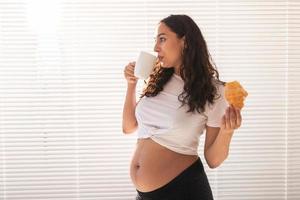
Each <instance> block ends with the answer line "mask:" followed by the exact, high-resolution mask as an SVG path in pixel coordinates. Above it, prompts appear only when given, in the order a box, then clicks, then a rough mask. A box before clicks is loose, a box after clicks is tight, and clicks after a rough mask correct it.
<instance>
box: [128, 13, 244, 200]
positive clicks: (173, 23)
mask: <svg viewBox="0 0 300 200" xmlns="http://www.w3.org/2000/svg"><path fill="white" fill-rule="evenodd" d="M154 50H155V52H157V54H158V56H157V58H158V62H157V65H156V66H155V67H154V69H153V72H152V73H151V75H150V77H149V78H148V79H147V81H146V82H145V87H144V89H143V92H142V94H141V96H140V98H139V100H138V101H136V96H135V94H136V84H137V81H138V78H136V77H135V76H134V73H133V72H134V67H135V62H131V63H129V64H128V65H127V66H126V67H125V69H124V76H125V78H126V80H127V92H126V98H125V103H124V109H123V124H122V126H123V132H124V133H125V134H129V133H133V132H136V133H137V136H138V139H137V144H136V149H135V153H134V156H133V158H132V162H131V167H130V175H131V178H132V182H133V184H134V185H135V187H136V190H137V196H136V200H211V199H213V194H212V191H211V187H210V184H209V181H208V179H207V176H206V173H205V171H204V168H203V165H202V161H201V159H200V157H199V156H198V145H199V137H200V135H201V134H202V133H203V132H205V146H204V157H205V160H206V162H207V164H208V166H209V167H210V168H216V167H218V166H219V165H220V164H221V163H222V162H223V161H224V160H225V159H226V158H227V156H228V153H229V146H230V141H231V138H232V136H233V133H234V130H235V129H237V128H239V127H240V125H241V121H242V119H241V113H240V110H239V109H237V108H234V107H233V106H232V105H229V104H228V103H227V101H226V99H225V97H224V84H225V83H224V82H222V81H220V80H219V74H218V71H217V70H216V69H215V68H214V66H213V64H212V63H213V62H212V60H211V57H210V54H209V52H208V49H207V45H206V42H205V40H204V38H203V36H202V33H201V31H200V29H199V27H198V26H197V24H196V23H195V22H194V21H193V20H192V19H191V18H190V17H189V16H186V15H170V16H168V17H167V18H165V19H162V20H161V21H160V22H159V24H158V25H157V29H156V38H155V46H154Z"/></svg>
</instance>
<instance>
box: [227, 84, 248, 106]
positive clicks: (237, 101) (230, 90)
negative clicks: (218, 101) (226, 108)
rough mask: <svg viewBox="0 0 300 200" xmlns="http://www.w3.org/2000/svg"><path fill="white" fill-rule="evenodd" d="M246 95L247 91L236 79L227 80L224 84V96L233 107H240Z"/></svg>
mask: <svg viewBox="0 0 300 200" xmlns="http://www.w3.org/2000/svg"><path fill="white" fill-rule="evenodd" d="M247 96H248V92H247V91H246V90H244V88H243V87H242V86H241V84H240V83H239V82H238V81H232V82H227V83H226V84H225V98H226V100H227V102H228V103H229V104H232V105H233V106H234V107H235V108H238V109H242V108H243V107H244V100H245V98H246V97H247Z"/></svg>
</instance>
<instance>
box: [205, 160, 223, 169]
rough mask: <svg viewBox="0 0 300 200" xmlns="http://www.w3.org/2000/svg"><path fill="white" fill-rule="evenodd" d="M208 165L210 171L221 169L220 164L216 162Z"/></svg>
mask: <svg viewBox="0 0 300 200" xmlns="http://www.w3.org/2000/svg"><path fill="white" fill-rule="evenodd" d="M207 165H208V166H209V168H210V169H215V168H217V167H219V165H220V164H219V163H216V162H207Z"/></svg>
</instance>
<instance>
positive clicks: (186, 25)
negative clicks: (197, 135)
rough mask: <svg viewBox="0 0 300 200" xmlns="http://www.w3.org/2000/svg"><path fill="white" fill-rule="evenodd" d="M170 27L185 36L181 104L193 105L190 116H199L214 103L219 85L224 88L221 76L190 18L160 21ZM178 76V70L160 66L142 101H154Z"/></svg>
mask: <svg viewBox="0 0 300 200" xmlns="http://www.w3.org/2000/svg"><path fill="white" fill-rule="evenodd" d="M160 23H164V24H165V25H166V26H168V27H169V28H170V29H171V30H172V31H173V32H174V33H176V35H177V37H178V38H179V39H180V38H182V37H184V36H185V43H184V49H183V52H182V65H181V67H180V76H181V78H182V79H183V81H184V88H183V92H182V93H181V94H180V95H179V96H178V100H179V101H180V102H181V103H182V105H181V106H184V105H185V104H188V105H189V110H188V111H187V112H194V111H195V110H197V112H198V113H202V112H204V111H205V104H206V102H207V101H208V102H209V104H213V103H214V99H215V97H216V94H217V88H216V84H215V83H218V84H222V85H224V84H225V82H222V81H220V79H219V73H218V71H217V69H215V68H214V66H215V63H214V62H213V60H212V58H211V55H210V53H209V52H208V49H207V45H206V42H205V40H204V38H203V36H202V33H201V31H200V29H199V27H198V26H197V24H196V23H195V22H194V21H193V19H191V18H190V17H189V16H187V15H170V16H168V17H166V18H164V19H162V20H161V21H160ZM173 73H174V68H173V67H172V68H163V67H161V65H160V64H159V62H157V64H156V66H155V67H154V69H153V72H152V73H151V74H150V77H149V78H148V80H147V82H145V83H146V87H145V88H144V89H143V92H142V94H141V96H140V98H142V97H144V96H147V97H154V96H156V95H157V94H158V93H159V92H160V91H162V90H163V87H164V85H165V84H166V83H167V82H168V80H169V79H170V78H171V76H172V75H173Z"/></svg>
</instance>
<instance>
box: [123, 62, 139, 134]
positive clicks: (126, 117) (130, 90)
mask: <svg viewBox="0 0 300 200" xmlns="http://www.w3.org/2000/svg"><path fill="white" fill-rule="evenodd" d="M134 67H135V63H134V62H132V63H129V64H128V65H127V66H126V67H125V69H124V76H125V78H126V80H127V92H126V97H125V102H124V107H123V120H122V127H123V133H125V134H128V133H132V132H134V131H135V130H136V128H137V126H138V124H137V120H136V117H135V107H136V96H135V93H136V84H137V81H138V79H137V78H136V77H135V76H134V75H133V72H134Z"/></svg>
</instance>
